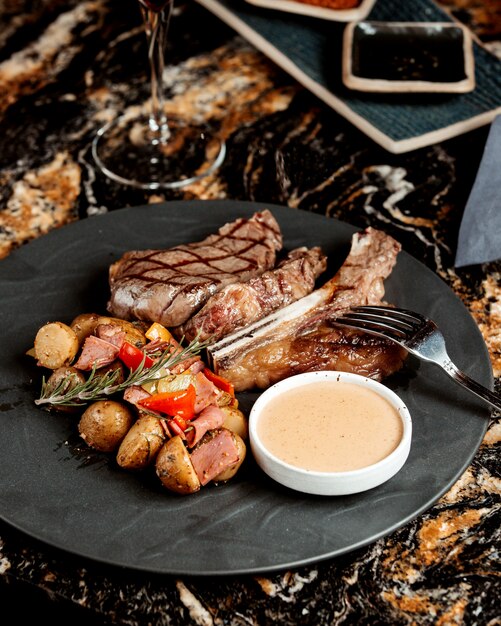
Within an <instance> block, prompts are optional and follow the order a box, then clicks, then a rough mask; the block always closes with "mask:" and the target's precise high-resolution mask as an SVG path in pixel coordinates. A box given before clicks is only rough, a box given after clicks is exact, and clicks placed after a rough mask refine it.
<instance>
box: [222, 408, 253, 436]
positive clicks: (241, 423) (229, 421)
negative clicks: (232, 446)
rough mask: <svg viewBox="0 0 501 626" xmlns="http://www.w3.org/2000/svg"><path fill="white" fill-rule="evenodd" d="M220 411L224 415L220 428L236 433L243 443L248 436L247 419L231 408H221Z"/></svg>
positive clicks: (238, 410)
mask: <svg viewBox="0 0 501 626" xmlns="http://www.w3.org/2000/svg"><path fill="white" fill-rule="evenodd" d="M220 408H221V411H222V412H223V413H224V422H223V424H222V426H223V427H224V428H227V429H228V430H231V432H233V433H236V434H237V435H238V436H239V437H241V438H242V439H243V440H244V441H246V440H247V438H248V436H249V426H248V424H247V418H246V417H245V415H244V414H243V413H242V411H241V410H240V409H237V408H235V407H232V406H222V407H220Z"/></svg>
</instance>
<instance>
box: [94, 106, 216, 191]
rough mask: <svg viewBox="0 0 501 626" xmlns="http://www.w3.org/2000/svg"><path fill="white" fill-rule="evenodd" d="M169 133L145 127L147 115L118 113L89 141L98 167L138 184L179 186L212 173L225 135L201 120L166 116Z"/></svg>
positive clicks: (145, 186)
mask: <svg viewBox="0 0 501 626" xmlns="http://www.w3.org/2000/svg"><path fill="white" fill-rule="evenodd" d="M167 133H168V137H167V138H166V139H165V140H159V133H158V132H153V131H151V130H150V127H149V120H148V118H147V117H140V118H132V119H131V118H127V117H125V116H122V117H119V118H117V119H115V120H113V121H112V122H110V123H108V124H106V126H103V127H102V128H101V129H100V130H99V131H98V132H97V134H96V137H95V138H94V141H93V142H92V155H93V157H94V160H95V162H96V164H97V166H98V167H99V169H100V170H101V171H102V172H103V174H105V175H106V176H108V178H110V179H112V180H114V181H115V182H118V183H122V184H123V185H129V186H131V187H136V188H138V189H148V190H155V189H178V188H181V187H185V186H187V185H190V184H192V183H194V182H196V181H198V180H200V179H202V178H204V177H205V176H208V175H209V174H212V173H213V172H214V171H215V170H216V169H217V168H218V167H219V166H220V165H221V163H222V162H223V160H224V157H225V155H226V146H225V143H224V141H222V140H220V139H218V138H217V137H214V136H212V135H211V134H210V133H209V132H208V131H207V129H206V128H205V127H204V126H198V125H197V126H196V125H192V124H186V123H184V122H182V121H178V120H169V125H168V131H167Z"/></svg>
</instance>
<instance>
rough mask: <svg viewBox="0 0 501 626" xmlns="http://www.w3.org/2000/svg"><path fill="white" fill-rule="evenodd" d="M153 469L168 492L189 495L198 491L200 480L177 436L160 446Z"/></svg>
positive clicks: (181, 441)
mask: <svg viewBox="0 0 501 626" xmlns="http://www.w3.org/2000/svg"><path fill="white" fill-rule="evenodd" d="M155 469H156V473H157V476H158V478H159V479H160V481H161V483H162V485H163V486H164V487H166V488H167V489H169V491H173V492H175V493H179V494H190V493H195V492H196V491H199V490H200V480H199V479H198V476H197V474H196V472H195V469H194V467H193V464H192V462H191V458H190V454H189V452H188V450H187V449H186V446H185V445H184V443H183V440H182V439H181V437H180V436H179V435H176V436H175V437H172V439H169V441H167V442H166V443H165V444H164V445H163V446H162V449H161V450H160V452H159V453H158V456H157V460H156V463H155Z"/></svg>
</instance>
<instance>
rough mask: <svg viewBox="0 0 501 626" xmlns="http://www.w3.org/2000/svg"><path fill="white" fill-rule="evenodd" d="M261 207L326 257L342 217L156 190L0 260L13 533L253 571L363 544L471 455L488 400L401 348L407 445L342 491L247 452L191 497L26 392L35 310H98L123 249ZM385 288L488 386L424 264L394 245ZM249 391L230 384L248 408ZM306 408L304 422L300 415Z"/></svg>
mask: <svg viewBox="0 0 501 626" xmlns="http://www.w3.org/2000/svg"><path fill="white" fill-rule="evenodd" d="M263 208H269V209H271V211H272V212H273V213H274V215H275V217H276V218H277V220H278V221H279V223H280V225H281V227H282V230H283V234H284V242H285V247H286V248H289V249H290V248H292V247H296V246H299V245H304V244H306V245H320V246H322V247H323V249H324V250H325V252H326V253H327V254H328V255H329V258H330V262H331V266H330V272H332V271H334V270H335V269H336V268H337V267H338V266H339V265H340V264H341V263H342V261H343V260H344V258H345V257H346V254H347V252H348V250H349V245H350V241H351V236H352V234H353V233H354V232H355V229H354V228H353V227H351V226H349V225H347V224H344V223H342V222H339V221H337V220H334V219H328V218H325V217H322V216H318V215H313V214H310V213H306V212H303V211H294V210H292V209H290V208H286V207H279V206H273V205H264V204H255V203H250V202H247V203H246V202H233V201H190V202H169V203H165V204H159V205H150V206H143V207H135V208H129V209H123V210H119V211H115V212H112V213H109V214H107V215H104V216H99V217H93V218H90V219H86V220H82V221H80V222H77V223H75V224H72V225H70V226H67V227H64V228H62V229H59V230H56V231H53V232H51V233H49V234H48V235H47V236H44V237H41V238H40V239H37V240H35V241H33V242H32V243H30V244H29V245H27V246H24V247H22V248H20V249H18V250H16V251H15V252H14V253H13V254H11V255H10V256H9V257H7V258H6V259H5V260H3V261H2V262H0V293H1V294H2V297H1V301H0V312H1V319H2V343H1V345H2V358H1V360H0V408H1V412H0V458H1V459H2V470H1V472H0V515H1V518H2V519H3V520H5V521H6V522H8V523H9V524H11V525H12V526H14V527H16V528H17V529H20V530H21V531H23V532H25V533H27V534H28V535H30V536H32V537H34V538H36V539H39V540H42V541H43V542H46V543H47V544H50V545H52V546H56V547H58V548H61V549H63V550H66V551H68V552H70V553H73V554H76V555H80V556H84V557H88V558H91V559H94V560H97V561H100V562H102V563H107V564H112V565H117V566H122V567H127V568H133V569H136V570H142V571H147V572H155V573H164V574H165V573H168V574H194V575H215V574H220V575H222V574H236V573H257V572H266V571H272V570H278V569H282V568H290V567H295V566H299V565H304V564H307V563H312V562H315V561H318V560H321V559H326V558H329V557H332V556H335V555H339V554H342V553H344V552H347V551H350V550H353V549H355V548H357V547H361V546H364V545H366V544H369V543H371V542H373V541H375V540H376V539H378V538H379V537H382V536H384V535H386V534H388V533H390V532H392V531H393V530H395V529H397V528H399V527H401V526H402V525H404V524H405V523H406V522H407V521H409V520H411V519H412V518H414V517H415V516H417V515H418V514H419V513H421V512H423V511H425V510H426V509H427V508H428V507H430V506H431V505H432V504H433V503H434V502H435V501H436V500H437V499H438V498H439V497H440V496H441V495H442V494H444V493H445V492H446V491H447V490H448V488H449V487H450V486H451V485H452V484H453V483H454V482H455V481H456V480H457V478H458V477H459V476H460V475H461V473H462V472H463V471H464V470H465V468H466V467H467V466H468V464H469V463H470V461H471V459H472V458H473V456H474V454H475V452H476V450H477V448H478V446H479V445H480V443H481V441H482V438H483V435H484V433H485V430H486V427H487V420H488V416H489V411H488V409H487V408H486V407H485V405H483V404H482V403H481V401H477V400H475V399H474V397H472V396H471V395H470V394H468V393H467V392H466V391H465V390H463V389H462V388H461V387H459V386H458V385H456V384H454V383H453V382H452V381H451V380H449V379H448V377H447V376H446V375H445V374H444V373H443V372H442V371H441V370H440V369H438V368H437V367H435V366H433V365H427V364H424V363H415V362H409V365H408V366H407V367H406V369H405V371H403V372H401V373H399V374H398V375H397V376H394V377H393V378H392V379H391V380H390V379H388V380H387V381H386V383H387V384H388V386H390V387H391V388H393V389H394V390H395V391H396V392H397V393H398V394H399V395H400V396H401V397H402V398H403V399H404V400H405V402H406V404H407V406H408V407H409V410H410V412H411V415H412V418H413V426H414V433H413V441H412V448H411V453H410V456H409V459H408V461H407V463H406V465H405V466H404V467H403V469H402V470H401V471H400V472H399V473H398V474H397V475H396V476H395V477H394V478H392V479H391V480H390V481H388V482H387V483H385V484H384V485H382V486H380V487H378V488H376V489H373V490H371V491H368V492H365V493H362V494H358V495H353V496H347V497H316V496H308V495H304V494H301V493H298V492H294V491H292V490H288V489H286V488H284V487H282V486H280V485H278V484H276V483H274V482H273V481H271V480H270V479H268V478H267V477H266V476H265V475H264V474H263V473H262V472H261V471H260V470H259V469H258V468H257V466H256V465H255V464H254V463H253V461H252V459H248V461H246V464H245V467H244V469H243V470H242V471H241V472H240V473H239V474H238V475H237V477H236V478H235V479H234V481H233V482H230V483H228V484H226V485H223V486H218V487H216V486H208V487H206V488H204V489H202V490H201V491H200V492H199V493H197V494H194V495H192V496H176V495H173V494H171V493H169V492H167V491H166V490H164V489H163V488H162V487H161V485H160V483H159V481H157V479H156V477H155V476H154V475H153V474H152V475H151V476H150V475H149V474H146V475H136V474H130V473H127V472H125V471H122V470H120V469H119V468H118V467H117V466H116V464H115V463H114V460H113V457H112V456H107V455H104V454H98V453H95V452H93V451H91V450H89V449H87V448H86V447H85V445H83V444H82V442H81V441H80V439H79V437H78V434H77V418H76V417H71V416H68V415H54V414H51V413H48V412H45V411H42V410H41V409H39V408H37V407H36V406H35V405H34V403H33V401H34V399H35V398H36V397H37V395H38V393H39V390H40V381H41V374H42V372H41V371H40V370H39V369H38V368H37V367H36V366H34V364H33V359H31V358H30V357H28V356H26V355H25V352H26V350H27V349H29V348H30V347H31V345H32V342H33V339H34V337H35V334H36V332H37V330H38V328H39V327H40V326H41V325H42V324H44V323H45V322H47V321H54V320H61V321H65V322H69V321H71V320H72V319H73V317H75V316H76V315H77V314H79V313H82V312H91V311H95V312H103V313H104V312H105V306H106V301H107V298H108V282H107V270H108V266H109V265H110V263H112V262H113V261H115V260H116V259H117V258H119V256H120V255H121V254H122V253H123V252H124V251H126V250H130V249H144V248H155V247H158V248H167V247H170V246H172V245H174V244H178V243H180V242H188V241H197V240H200V239H202V238H204V237H205V236H206V235H208V234H210V233H212V232H215V231H216V230H217V228H219V227H220V226H222V225H223V224H224V223H225V222H227V221H231V220H233V219H235V218H237V217H240V216H249V215H251V214H252V213H253V212H254V211H257V210H262V209H263ZM386 297H387V300H388V301H389V302H392V303H394V304H396V305H398V306H403V307H407V308H410V309H414V310H417V311H420V312H421V313H425V314H427V315H429V316H430V317H432V318H434V319H435V320H436V321H437V322H438V324H439V325H440V327H441V328H442V330H443V332H444V334H445V336H446V340H447V342H448V346H449V349H450V356H451V357H452V359H453V360H454V361H455V362H456V363H457V365H458V366H459V367H461V368H463V369H464V370H465V371H466V372H467V373H469V374H470V375H472V376H473V377H474V378H476V379H477V380H478V381H479V382H481V383H483V384H484V385H486V386H491V387H492V374H491V368H490V362H489V358H488V353H487V350H486V347H485V344H484V342H483V338H482V336H481V334H480V332H479V330H478V328H477V326H476V324H475V322H474V321H473V319H472V318H471V316H470V315H469V313H468V311H467V310H466V308H465V307H464V306H463V304H462V303H461V301H460V300H459V299H458V298H457V297H456V296H455V294H454V293H453V292H452V291H451V290H450V289H449V288H448V287H447V286H446V285H445V283H443V282H442V281H441V280H440V279H439V278H438V277H437V276H436V275H435V274H433V272H431V271H430V270H428V269H427V268H426V267H425V266H424V265H422V264H421V263H419V262H418V261H416V260H415V259H413V258H412V257H411V256H409V255H408V254H406V253H404V252H402V253H401V254H400V255H399V258H398V262H397V265H396V267H395V269H394V271H393V273H392V275H391V276H390V277H389V279H388V280H387V281H386ZM255 397H256V395H255V394H251V393H249V394H242V395H241V398H240V399H241V402H242V405H243V406H244V407H246V408H249V407H250V405H251V404H252V402H253V400H254V399H255ZM313 427H314V425H313V424H310V423H308V416H307V415H305V428H308V429H309V428H313Z"/></svg>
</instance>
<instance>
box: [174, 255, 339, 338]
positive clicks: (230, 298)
mask: <svg viewBox="0 0 501 626" xmlns="http://www.w3.org/2000/svg"><path fill="white" fill-rule="evenodd" d="M326 268H327V257H326V256H325V255H324V254H323V252H322V251H321V249H320V248H318V247H315V248H311V249H308V248H305V247H303V248H296V249H295V250H292V251H291V252H289V254H288V255H287V258H286V259H284V260H283V261H281V262H280V263H279V264H278V265H277V267H276V269H274V270H270V271H268V272H264V274H261V276H258V277H257V278H252V279H251V280H249V281H247V282H245V283H242V282H239V283H233V284H231V285H227V286H226V287H225V288H224V289H222V290H221V291H219V292H218V293H217V294H215V295H214V296H212V297H211V298H210V299H209V300H208V301H207V303H206V304H205V305H204V306H203V307H202V308H201V309H200V311H198V313H196V314H195V315H194V316H193V317H191V318H190V319H189V320H188V321H187V322H186V324H183V325H182V326H180V327H179V331H180V333H181V334H183V335H184V336H185V337H186V338H187V339H188V340H190V341H191V340H192V339H193V338H194V337H195V336H196V335H197V333H198V335H199V337H200V339H202V340H207V339H209V338H212V341H218V340H219V339H221V338H222V337H224V336H226V335H229V334H230V333H232V332H234V331H235V330H237V329H238V328H243V327H245V326H248V325H249V324H252V323H253V322H256V321H257V320H260V319H261V318H263V317H265V315H268V314H269V313H272V312H273V311H276V310H277V309H279V308H281V307H284V306H287V305H288V304H290V303H291V302H294V301H296V300H299V298H302V297H303V296H305V295H307V294H309V293H311V291H312V290H313V288H314V287H315V281H316V279H317V278H318V276H320V274H321V273H322V272H324V271H325V269H326Z"/></svg>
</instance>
